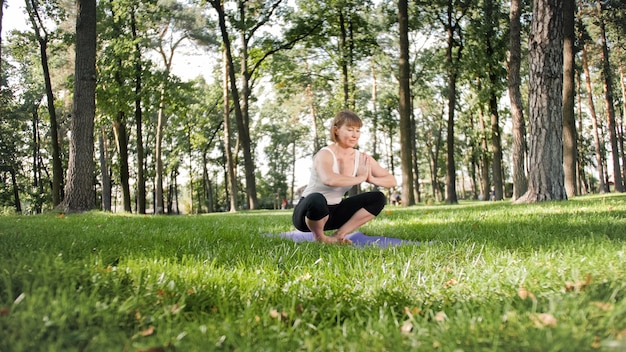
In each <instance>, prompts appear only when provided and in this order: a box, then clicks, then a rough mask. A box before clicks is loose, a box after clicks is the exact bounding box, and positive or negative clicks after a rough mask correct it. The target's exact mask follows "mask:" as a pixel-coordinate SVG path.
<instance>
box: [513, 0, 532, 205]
mask: <svg viewBox="0 0 626 352" xmlns="http://www.w3.org/2000/svg"><path fill="white" fill-rule="evenodd" d="M521 1H522V0H511V9H510V15H509V20H510V32H509V35H510V38H509V80H508V82H509V100H510V103H511V119H512V125H513V130H512V132H513V151H512V153H511V154H512V155H513V196H512V198H513V200H516V199H518V198H520V197H521V196H522V195H524V194H525V193H526V191H527V189H528V179H527V177H526V169H527V168H526V124H525V122H524V106H523V102H522V93H521V90H520V66H521V60H522V55H521V39H520V36H521V21H520V18H521V12H522V11H521Z"/></svg>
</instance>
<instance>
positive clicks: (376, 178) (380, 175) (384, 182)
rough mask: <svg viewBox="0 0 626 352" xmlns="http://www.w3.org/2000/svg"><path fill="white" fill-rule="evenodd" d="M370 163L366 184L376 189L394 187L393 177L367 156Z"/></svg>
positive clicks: (394, 179) (395, 182)
mask: <svg viewBox="0 0 626 352" xmlns="http://www.w3.org/2000/svg"><path fill="white" fill-rule="evenodd" d="M367 158H368V159H369V162H370V174H369V177H368V178H367V180H366V181H367V182H369V183H371V184H373V185H376V186H378V187H386V188H391V187H396V186H397V181H396V178H395V176H393V175H392V174H390V173H389V171H387V169H385V168H383V167H382V166H380V164H379V163H378V162H377V161H376V160H375V159H374V158H372V157H371V156H369V155H368V156H367Z"/></svg>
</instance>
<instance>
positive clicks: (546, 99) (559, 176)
mask: <svg viewBox="0 0 626 352" xmlns="http://www.w3.org/2000/svg"><path fill="white" fill-rule="evenodd" d="M529 47H530V54H529V62H530V78H529V84H530V87H529V88H530V89H529V107H530V116H529V127H530V138H529V147H530V148H529V149H530V150H529V160H530V170H529V184H528V191H527V192H526V194H524V196H522V197H520V198H519V199H518V200H517V202H520V203H521V202H528V203H532V202H541V201H547V200H565V199H567V194H566V192H565V187H564V184H563V183H564V181H563V178H564V176H563V140H562V138H563V109H562V102H563V95H562V94H563V4H562V2H561V1H560V0H536V1H535V2H534V3H533V21H532V29H531V34H530V38H529Z"/></svg>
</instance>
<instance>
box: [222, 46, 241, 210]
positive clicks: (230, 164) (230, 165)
mask: <svg viewBox="0 0 626 352" xmlns="http://www.w3.org/2000/svg"><path fill="white" fill-rule="evenodd" d="M222 64H223V65H224V67H223V69H224V71H223V72H224V75H223V77H222V80H223V82H222V84H223V89H224V92H223V99H224V149H225V151H226V152H225V154H226V170H227V175H228V185H229V186H230V187H229V188H230V193H229V194H230V197H229V198H230V199H229V200H230V211H231V212H235V211H237V194H239V189H238V186H237V173H236V172H235V160H234V159H233V151H232V146H231V145H230V142H231V138H232V137H231V129H230V107H229V104H228V102H229V94H228V93H229V92H228V71H229V69H230V67H229V66H228V60H227V58H226V50H224V53H223V63H222Z"/></svg>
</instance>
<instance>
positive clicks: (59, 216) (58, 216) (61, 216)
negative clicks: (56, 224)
mask: <svg viewBox="0 0 626 352" xmlns="http://www.w3.org/2000/svg"><path fill="white" fill-rule="evenodd" d="M63 218H65V214H63V213H61V214H59V215H57V219H63Z"/></svg>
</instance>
